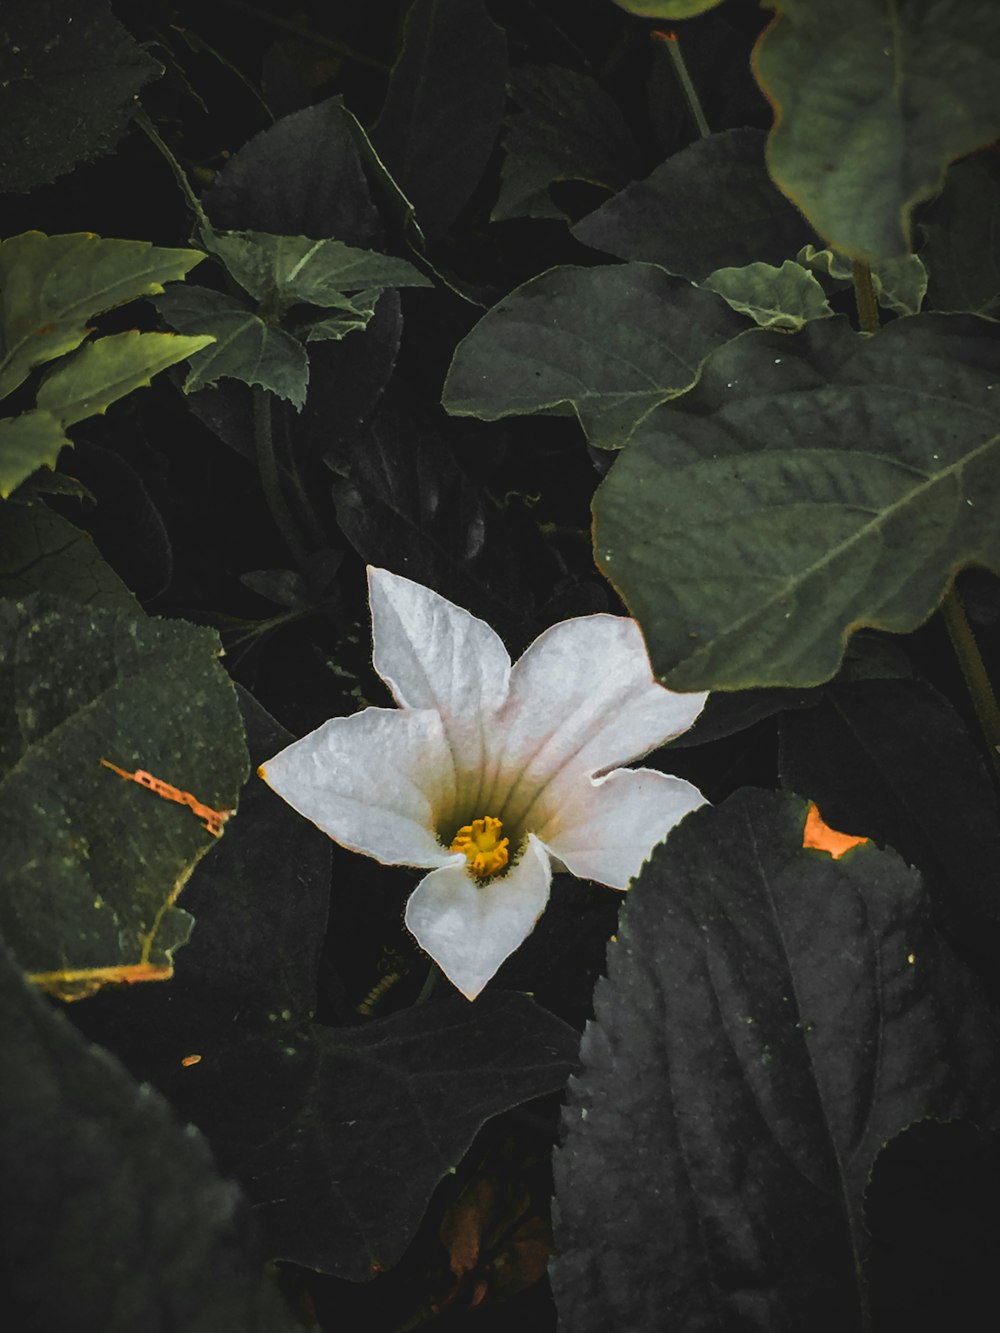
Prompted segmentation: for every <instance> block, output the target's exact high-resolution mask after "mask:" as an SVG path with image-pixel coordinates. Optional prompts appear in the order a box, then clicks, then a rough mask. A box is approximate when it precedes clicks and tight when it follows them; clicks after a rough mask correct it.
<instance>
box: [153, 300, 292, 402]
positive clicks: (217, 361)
mask: <svg viewBox="0 0 1000 1333" xmlns="http://www.w3.org/2000/svg"><path fill="white" fill-rule="evenodd" d="M154 304H155V306H156V308H157V310H158V311H159V312H160V314H161V315H162V316H163V318H164V319H165V320H166V321H167V323H168V324H170V325H171V326H172V327H173V328H175V329H177V331H178V332H179V333H192V334H193V333H195V332H196V331H197V332H199V333H209V334H211V335H212V342H213V345H212V346H211V347H206V348H205V350H204V351H202V352H199V353H196V354H195V355H194V356H193V357H192V358H191V369H190V371H189V372H188V376H187V379H186V380H185V381H184V392H185V393H195V392H197V390H198V389H204V388H205V387H206V386H207V385H211V384H215V383H217V382H218V381H219V380H220V379H223V378H225V377H227V376H228V377H229V378H230V379H235V380H242V381H243V383H244V384H258V385H260V387H261V388H262V389H269V390H270V391H271V393H275V394H277V395H278V397H279V398H287V399H288V400H289V402H291V403H292V404H293V405H294V406H295V407H296V409H301V407H302V405H303V403H304V402H305V400H306V389H307V387H308V384H309V358H308V356H307V354H306V350H305V348H304V347H303V346H302V344H301V343H300V342H299V340H298V338H295V337H293V336H292V334H290V333H286V332H285V330H284V329H281V328H278V326H277V325H276V324H271V323H267V322H265V321H264V320H263V319H261V317H260V316H259V315H256V314H254V312H253V311H252V310H250V309H249V308H248V307H247V305H246V303H245V302H244V301H242V300H240V299H239V298H237V297H235V296H226V295H224V294H223V293H222V292H213V291H211V290H210V289H209V288H207V287H175V288H173V289H172V290H171V291H169V292H164V293H163V295H162V296H158V297H157V298H156V300H155V302H154Z"/></svg>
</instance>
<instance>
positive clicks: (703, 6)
mask: <svg viewBox="0 0 1000 1333" xmlns="http://www.w3.org/2000/svg"><path fill="white" fill-rule="evenodd" d="M721 3H722V0H615V4H616V5H617V6H618V7H619V9H627V10H628V12H629V13H630V14H638V15H639V17H640V18H644V19H690V18H694V16H695V15H696V14H704V13H706V12H707V11H708V10H709V9H714V8H715V7H716V5H720V4H721Z"/></svg>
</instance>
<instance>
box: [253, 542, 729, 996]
mask: <svg viewBox="0 0 1000 1333" xmlns="http://www.w3.org/2000/svg"><path fill="white" fill-rule="evenodd" d="M368 596H369V602H370V605H371V615H372V638H373V643H374V648H373V653H372V661H373V664H374V667H375V670H376V671H377V672H378V674H379V675H380V676H381V677H382V679H383V680H384V681H385V683H386V684H387V685H388V686H389V689H390V690H391V691H392V694H393V697H394V698H395V700H396V703H397V704H398V705H399V706H398V708H366V709H364V710H363V711H362V712H360V713H355V714H354V715H353V716H351V717H335V718H331V719H330V721H329V722H325V723H324V724H323V726H321V727H319V728H318V729H317V730H316V731H313V732H311V733H310V734H309V735H308V736H305V737H303V739H302V740H300V741H296V742H295V743H294V744H292V745H289V746H288V748H287V749H285V750H282V751H281V753H280V754H278V755H276V756H275V757H274V758H273V759H271V760H270V761H269V762H268V763H267V764H265V765H264V766H263V767H261V769H260V775H261V777H263V778H264V779H265V780H266V781H267V782H268V783H269V784H270V785H271V787H273V788H274V790H275V791H276V792H277V793H278V795H279V796H282V797H284V799H285V800H286V801H287V802H288V803H289V804H290V805H292V806H294V807H295V809H296V810H298V811H299V813H300V814H303V815H305V816H306V818H307V819H311V820H312V821H313V823H314V824H317V825H318V826H319V827H320V828H321V829H322V830H323V831H324V833H328V834H329V835H330V837H331V838H334V839H335V840H336V841H337V842H339V843H341V844H342V845H343V846H345V847H349V848H351V849H352V850H353V851H357V852H364V853H365V854H366V855H367V856H374V857H376V858H377V859H378V860H379V861H381V862H383V863H384V864H389V865H408V866H421V867H425V868H426V869H427V870H429V872H430V873H429V874H427V875H425V876H424V878H423V879H422V880H421V881H420V883H419V884H418V885H417V887H416V889H415V890H414V891H413V893H412V895H411V896H410V899H409V901H408V902H407V904H406V924H407V926H408V927H409V929H410V931H411V932H412V933H413V935H415V936H416V938H417V941H418V942H419V944H420V945H421V947H422V948H423V949H424V950H425V951H426V952H427V953H429V954H430V956H431V957H432V958H433V959H435V960H436V962H437V963H438V964H439V965H440V967H441V969H442V971H443V972H444V973H445V974H446V975H447V976H448V977H449V978H450V979H451V981H452V982H454V984H455V985H456V986H457V987H458V989H459V990H460V991H462V993H463V994H464V995H466V996H467V997H468V998H469V999H470V1000H471V999H474V998H475V997H476V996H477V995H478V994H479V992H480V991H481V990H482V989H483V987H484V986H485V985H486V983H487V982H488V981H489V979H490V977H492V976H493V974H494V973H495V972H496V970H497V968H498V967H499V966H500V964H501V963H502V962H503V961H504V959H505V958H507V957H508V956H509V955H510V954H511V953H513V952H514V950H515V949H516V948H517V947H518V945H519V944H521V943H522V941H523V940H524V939H525V938H526V937H527V936H528V935H529V934H530V933H531V931H532V929H533V927H534V925H535V922H536V921H537V920H538V918H539V917H540V916H541V914H542V911H543V910H544V908H545V904H546V902H547V901H548V897H549V884H550V881H551V878H552V871H553V868H555V869H556V870H569V871H570V872H571V873H572V874H574V875H579V876H582V877H585V878H587V879H593V880H597V881H598V882H599V883H601V884H607V885H609V886H610V887H611V888H614V889H625V888H627V887H628V883H629V880H630V879H632V878H633V876H635V875H636V874H638V872H639V869H640V868H641V866H642V863H643V862H644V861H645V860H646V858H647V857H648V856H649V854H650V852H651V851H652V849H653V847H654V846H655V845H656V844H657V843H658V842H662V841H663V839H664V838H665V837H666V836H667V834H668V832H669V831H670V830H671V829H672V828H673V827H674V825H675V824H677V823H678V821H679V820H681V819H683V817H684V816H685V815H686V814H688V813H689V812H690V811H691V810H694V809H696V808H697V807H698V806H699V805H702V804H703V803H704V798H703V797H702V795H701V793H700V792H699V791H698V789H697V788H696V787H693V786H692V785H691V784H690V783H689V782H684V781H683V780H682V779H680V778H674V777H669V776H668V775H667V774H665V773H659V772H656V771H654V770H652V769H646V768H638V769H624V768H622V767H621V765H622V764H627V763H629V762H630V760H633V759H637V758H639V757H640V756H641V755H644V754H647V753H648V752H649V751H650V750H652V749H654V748H655V747H656V746H658V745H662V744H664V743H665V742H666V741H668V740H671V739H672V738H673V737H675V736H679V735H680V734H681V732H683V731H686V730H687V729H688V727H690V726H691V724H692V723H693V722H694V720H695V718H696V717H697V716H698V714H699V713H700V712H701V709H702V707H703V706H704V703H705V699H706V697H707V696H706V695H704V694H674V693H672V692H671V691H670V690H667V689H665V688H664V687H663V686H662V685H658V684H657V683H656V681H655V680H654V679H653V673H652V670H651V668H650V664H649V658H648V656H647V653H646V648H645V645H644V643H643V640H642V635H641V633H640V630H639V627H638V625H637V624H636V623H635V621H634V620H628V619H625V618H624V617H621V616H610V615H593V616H581V617H579V618H577V619H575V620H566V621H563V622H562V623H561V624H559V625H553V626H552V628H551V629H548V630H546V631H545V633H544V634H541V635H539V637H538V638H537V639H536V640H535V641H534V643H532V644H531V646H530V647H529V648H528V650H527V652H526V653H525V654H524V656H523V657H522V658H521V659H520V660H519V661H518V662H517V664H516V665H515V666H514V667H513V668H512V667H511V663H510V658H509V656H508V655H507V650H506V649H505V648H504V646H503V644H502V643H501V641H500V638H499V636H498V635H497V634H496V633H495V632H494V631H493V630H492V629H491V628H490V627H489V625H487V624H485V623H484V622H483V621H482V620H477V619H476V617H475V616H473V615H470V613H469V612H468V611H463V610H462V609H461V608H460V607H457V606H454V605H453V604H452V603H451V602H449V601H446V600H445V598H443V597H440V596H439V595H438V594H437V593H435V592H431V590H430V589H429V588H424V587H422V586H421V585H420V584H419V583H413V582H411V580H410V579H404V578H400V577H399V576H398V575H396V574H390V573H389V572H388V571H387V570H384V569H373V568H370V567H369V570H368Z"/></svg>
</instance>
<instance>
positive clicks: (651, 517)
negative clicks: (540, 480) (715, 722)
mask: <svg viewBox="0 0 1000 1333" xmlns="http://www.w3.org/2000/svg"><path fill="white" fill-rule="evenodd" d="M998 338H1000V326H998V325H996V324H994V323H993V322H992V321H990V320H983V319H976V318H975V317H973V316H963V315H935V314H922V315H913V316H911V317H910V318H908V319H898V320H895V321H894V322H893V323H891V324H888V325H887V326H886V327H885V328H883V329H882V330H881V332H880V333H878V334H877V335H875V336H874V337H867V336H865V335H862V334H857V333H854V332H853V331H852V330H851V329H850V327H849V326H848V324H847V322H846V320H844V319H843V318H837V319H825V320H814V321H812V322H811V323H809V324H807V325H806V326H805V328H804V329H803V330H802V331H801V332H800V333H798V334H795V335H794V336H791V337H789V336H788V335H784V334H777V333H771V332H767V331H765V330H756V329H755V330H752V331H751V332H750V333H747V334H745V335H744V336H743V337H742V338H739V339H736V340H735V341H733V342H731V343H729V344H728V345H727V346H725V347H722V348H720V349H719V350H718V352H716V353H715V354H714V356H712V357H711V358H710V359H709V361H708V362H707V363H706V365H705V367H704V369H703V371H702V375H701V379H700V381H699V383H698V386H697V387H696V388H695V389H694V390H692V391H691V393H689V394H687V395H686V396H685V397H683V398H680V399H678V400H676V401H675V402H673V403H670V404H667V405H665V406H663V407H661V408H658V409H657V410H656V411H655V412H654V413H651V414H650V415H649V416H648V417H647V418H646V420H645V421H644V422H643V423H642V425H641V427H640V428H639V429H638V430H637V431H636V433H635V436H634V438H633V439H632V440H631V442H630V443H629V447H628V449H627V450H625V452H624V453H623V455H622V457H621V458H620V459H619V460H618V461H617V462H616V463H615V465H614V467H613V468H612V469H611V472H610V473H609V475H608V477H607V478H606V480H605V481H604V483H603V484H602V486H601V488H600V490H599V491H598V493H597V495H596V497H595V500H594V514H595V530H594V543H595V551H596V553H597V557H598V560H599V561H600V563H601V565H602V566H603V568H604V569H605V571H606V573H607V575H608V577H609V578H610V579H611V580H612V581H613V582H614V584H615V586H616V587H617V588H618V589H619V591H620V592H621V594H622V596H623V597H624V599H625V601H626V603H627V605H628V606H629V608H630V609H631V611H632V613H633V614H634V615H635V616H636V617H637V619H638V620H639V622H640V624H641V625H642V628H643V632H644V634H645V636H646V642H647V644H648V646H649V650H650V655H651V657H652V660H653V665H654V668H655V670H656V671H657V673H658V674H659V676H660V677H661V679H663V680H664V681H665V682H667V683H668V684H669V685H670V686H671V687H672V688H674V689H679V690H695V689H727V690H735V689H750V688H757V687H760V686H770V685H781V686H803V685H815V684H819V683H821V682H822V681H824V680H828V679H829V678H830V676H832V675H833V674H834V672H835V671H836V670H837V667H838V665H839V663H840V660H841V658H842V656H843V653H844V644H845V642H846V640H847V637H848V635H849V634H850V633H851V632H852V631H854V630H856V629H858V628H859V627H861V626H871V627H873V628H876V629H884V630H889V631H891V632H892V633H897V634H899V633H907V632H909V631H910V630H912V629H915V628H916V627H917V626H918V625H920V624H922V623H923V621H925V620H926V619H927V617H928V616H929V615H930V614H931V613H932V611H934V610H935V608H936V607H937V605H938V603H939V602H940V600H941V597H942V596H943V594H944V592H945V590H946V589H947V587H948V585H949V583H950V582H951V580H952V579H953V577H954V575H955V574H956V572H957V571H958V570H959V569H961V568H963V567H964V566H965V565H968V564H979V565H983V566H985V567H986V568H988V569H993V570H998V569H1000V528H998V525H997V521H996V515H997V507H998V505H1000V484H998V478H1000V434H998V432H997V404H998V401H1000V373H998V371H997V365H998Z"/></svg>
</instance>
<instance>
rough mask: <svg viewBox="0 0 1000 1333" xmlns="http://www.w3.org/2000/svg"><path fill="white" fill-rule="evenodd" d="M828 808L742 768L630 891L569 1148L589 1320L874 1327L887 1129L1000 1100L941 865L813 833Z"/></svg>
mask: <svg viewBox="0 0 1000 1333" xmlns="http://www.w3.org/2000/svg"><path fill="white" fill-rule="evenodd" d="M805 816H806V807H805V803H804V802H802V801H799V800H798V799H796V798H794V797H790V796H787V795H783V794H777V793H773V792H758V791H742V792H737V793H736V795H735V796H732V797H730V799H729V800H728V801H726V802H725V803H724V804H723V805H722V806H720V807H718V808H714V809H713V808H712V807H705V808H704V809H702V810H698V811H696V812H695V813H694V814H692V815H689V816H688V817H687V819H685V820H684V821H683V822H682V823H681V825H680V826H679V827H678V828H677V829H675V830H674V832H673V833H672V834H671V835H670V837H669V838H668V840H667V842H666V843H664V844H661V845H660V846H659V847H657V848H656V849H655V851H654V852H653V855H652V857H651V859H650V860H649V862H647V864H646V866H645V868H644V870H643V871H642V873H641V875H640V876H639V877H638V879H637V880H635V881H634V882H633V884H632V887H631V889H630V891H629V893H628V896H627V897H626V899H625V906H624V910H623V913H622V917H621V920H620V923H619V927H618V932H617V942H616V943H613V944H612V945H611V946H610V947H609V950H608V975H607V980H601V981H599V982H598V983H597V989H596V991H595V994H594V1013H595V1019H594V1021H593V1022H592V1023H590V1024H589V1025H588V1027H587V1030H586V1032H585V1034H584V1038H583V1042H582V1046H581V1052H580V1054H581V1062H582V1064H583V1072H582V1074H581V1075H580V1076H579V1077H578V1078H575V1079H573V1080H571V1082H570V1090H569V1096H568V1101H567V1107H566V1111H565V1113H564V1114H565V1119H566V1128H567V1133H566V1138H565V1144H564V1146H563V1148H562V1149H561V1150H560V1151H559V1152H558V1153H557V1155H556V1158H555V1163H554V1170H555V1185H556V1205H557V1215H558V1225H557V1228H556V1248H557V1252H558V1256H559V1257H558V1258H557V1260H556V1261H555V1265H554V1268H553V1272H552V1279H553V1288H554V1292H555V1297H556V1303H557V1306H558V1308H559V1315H560V1321H561V1322H564V1323H565V1325H566V1327H567V1328H572V1329H573V1330H574V1333H591V1331H592V1330H593V1333H597V1331H598V1330H600V1331H601V1333H604V1330H607V1329H647V1328H652V1327H656V1328H677V1329H691V1330H694V1329H699V1330H705V1333H716V1331H718V1333H722V1330H731V1329H736V1328H741V1327H742V1328H749V1327H752V1328H759V1329H775V1330H777V1329H781V1330H793V1329H794V1330H800V1329H802V1330H805V1329H818V1330H823V1331H824V1333H826V1331H827V1330H829V1331H830V1333H833V1330H836V1331H837V1333H849V1331H850V1333H860V1330H861V1329H863V1328H866V1327H869V1325H868V1324H866V1322H865V1316H866V1304H867V1302H866V1293H865V1291H864V1288H863V1280H864V1279H863V1272H864V1270H863V1264H864V1258H865V1250H866V1247H867V1241H868V1238H867V1234H866V1231H865V1225H864V1215H863V1208H864V1193H865V1188H866V1186H867V1184H868V1178H869V1172H870V1171H871V1168H872V1164H873V1162H874V1160H875V1157H876V1155H877V1154H878V1152H879V1151H880V1149H881V1147H882V1145H883V1143H884V1142H885V1141H886V1139H888V1138H890V1137H891V1136H892V1135H894V1134H897V1133H899V1132H900V1130H902V1129H903V1128H904V1127H905V1126H906V1125H908V1124H910V1123H911V1122H912V1121H914V1120H916V1119H918V1118H920V1117H924V1116H941V1117H950V1116H961V1115H970V1116H979V1115H982V1116H987V1117H988V1116H990V1115H991V1114H994V1113H995V1107H996V1104H997V1080H996V1076H995V1074H994V1073H992V1072H991V1069H990V1063H991V1051H992V1049H993V1048H994V1045H995V1036H994V1028H995V1023H994V1020H993V1017H992V1015H991V1013H990V1011H989V1009H988V1008H987V1006H986V1004H985V1003H984V1001H983V1000H981V999H979V998H978V997H977V995H976V994H975V993H974V991H973V988H972V986H971V984H970V980H969V977H968V972H967V970H966V969H965V968H964V967H963V966H962V965H961V964H959V963H958V961H957V960H956V959H955V958H954V956H953V955H952V954H951V953H950V951H949V949H948V948H947V946H946V945H945V944H944V943H943V942H942V940H941V938H940V936H939V935H938V934H937V933H936V931H935V930H934V927H933V924H932V919H931V912H930V908H929V904H928V903H927V900H926V898H925V896H924V893H923V889H922V886H921V881H920V876H919V875H918V874H917V873H916V871H913V870H910V869H909V868H907V867H906V866H905V865H904V864H903V863H902V861H900V859H899V858H898V857H897V856H894V855H892V854H891V853H888V852H879V851H876V850H875V849H874V848H873V847H870V846H869V847H859V848H857V849H855V850H854V851H852V852H851V853H850V854H849V855H847V856H845V857H843V858H842V859H841V860H839V861H835V860H833V859H832V858H831V857H829V856H827V855H825V854H822V853H817V852H815V851H810V850H807V849H804V848H803V846H802V836H803V826H804V823H805ZM623 1274H627V1275H628V1280H627V1281H626V1280H623V1276H622V1275H623ZM651 1316H652V1317H651Z"/></svg>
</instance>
